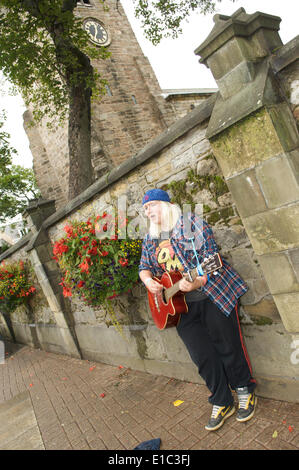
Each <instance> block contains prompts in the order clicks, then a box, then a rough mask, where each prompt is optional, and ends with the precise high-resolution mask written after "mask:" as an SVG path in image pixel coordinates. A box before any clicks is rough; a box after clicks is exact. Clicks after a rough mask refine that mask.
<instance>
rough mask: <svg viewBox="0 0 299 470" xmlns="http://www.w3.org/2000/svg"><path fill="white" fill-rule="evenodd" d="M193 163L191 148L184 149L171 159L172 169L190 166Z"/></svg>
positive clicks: (193, 157)
mask: <svg viewBox="0 0 299 470" xmlns="http://www.w3.org/2000/svg"><path fill="white" fill-rule="evenodd" d="M194 163H195V156H194V154H193V151H192V148H190V149H188V150H185V152H183V153H182V154H181V155H179V156H177V157H175V158H174V159H173V160H172V168H173V170H176V171H178V170H182V169H183V168H186V167H190V166H192V165H193V164H194Z"/></svg>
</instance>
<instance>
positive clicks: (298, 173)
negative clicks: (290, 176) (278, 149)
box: [288, 149, 299, 184]
mask: <svg viewBox="0 0 299 470" xmlns="http://www.w3.org/2000/svg"><path fill="white" fill-rule="evenodd" d="M288 160H289V162H290V165H291V167H292V170H293V173H294V177H295V178H296V181H297V184H299V149H296V150H293V151H292V152H290V153H288Z"/></svg>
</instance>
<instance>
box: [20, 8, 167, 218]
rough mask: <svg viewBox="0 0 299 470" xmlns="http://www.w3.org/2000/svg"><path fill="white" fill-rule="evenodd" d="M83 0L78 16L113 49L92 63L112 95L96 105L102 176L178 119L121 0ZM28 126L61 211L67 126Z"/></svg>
mask: <svg viewBox="0 0 299 470" xmlns="http://www.w3.org/2000/svg"><path fill="white" fill-rule="evenodd" d="M105 5H106V6H108V7H109V9H108V11H104V9H103V5H102V4H101V2H99V0H80V1H78V3H77V8H76V10H75V14H76V15H78V16H80V17H81V18H83V19H84V22H83V27H84V28H85V29H86V31H87V32H88V34H89V36H90V40H91V41H92V42H93V43H95V44H98V45H105V46H107V47H108V49H109V51H110V52H111V57H110V58H109V59H106V60H97V61H92V64H93V66H94V67H95V68H96V69H97V70H98V72H99V73H100V74H101V76H102V77H103V78H105V79H106V80H107V83H108V85H107V86H106V95H105V96H104V97H102V98H101V99H100V100H99V101H97V102H96V101H95V102H93V103H92V118H91V119H92V122H91V128H92V165H93V168H94V173H95V177H96V178H99V177H100V176H102V175H103V174H105V173H106V172H107V171H109V170H111V169H112V168H113V167H115V166H117V165H119V164H120V163H122V162H123V161H125V160H126V159H128V158H130V157H131V156H133V155H135V154H136V153H137V152H138V151H139V150H140V149H142V148H143V147H144V146H145V145H146V144H147V143H148V142H149V141H150V140H151V139H153V138H154V137H156V136H157V135H159V134H160V133H161V132H163V131H164V130H165V129H166V128H167V127H169V125H171V124H172V123H173V122H174V121H175V120H176V116H175V112H174V107H173V105H172V104H171V103H170V102H168V101H167V100H165V99H164V98H163V97H162V90H161V89H160V86H159V83H158V81H157V78H156V76H155V73H154V71H153V69H152V67H151V65H150V63H149V61H148V59H147V58H146V57H145V56H144V54H143V52H142V50H141V48H140V46H139V44H138V42H137V39H136V37H135V35H134V32H133V30H132V28H131V25H130V23H129V21H128V19H127V16H126V14H125V12H124V9H123V7H122V5H121V3H120V2H119V1H118V0H106V1H105ZM30 120H31V112H30V109H29V110H27V111H26V112H25V113H24V127H25V130H26V132H27V135H28V138H29V141H30V148H31V152H32V154H33V168H34V171H35V174H36V178H37V182H38V186H39V188H40V190H41V193H42V196H43V197H44V198H45V199H55V200H56V209H58V208H59V207H61V206H62V205H63V204H65V203H66V202H67V189H68V175H69V164H68V141H67V125H65V126H63V127H61V128H59V129H58V131H55V133H53V132H51V131H49V129H48V128H47V127H46V125H43V124H40V125H38V126H36V127H34V128H32V127H30V126H28V123H29V122H30Z"/></svg>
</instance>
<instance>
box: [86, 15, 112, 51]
mask: <svg viewBox="0 0 299 470" xmlns="http://www.w3.org/2000/svg"><path fill="white" fill-rule="evenodd" d="M83 27H84V29H85V31H86V32H87V33H88V35H89V38H90V40H91V41H92V42H93V43H94V44H96V45H97V46H108V44H110V38H109V34H108V32H107V31H106V29H105V28H104V26H103V25H102V23H100V22H99V21H98V20H96V19H94V18H88V19H87V20H85V21H84V24H83Z"/></svg>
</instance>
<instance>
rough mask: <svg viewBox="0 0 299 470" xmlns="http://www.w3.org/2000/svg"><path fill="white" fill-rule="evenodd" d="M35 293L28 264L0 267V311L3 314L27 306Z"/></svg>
mask: <svg viewBox="0 0 299 470" xmlns="http://www.w3.org/2000/svg"><path fill="white" fill-rule="evenodd" d="M35 291H36V288H35V287H34V286H33V285H32V280H31V268H30V265H29V263H28V262H27V263H24V262H23V261H20V262H15V263H10V264H4V263H3V264H2V265H1V266H0V309H1V310H2V311H3V312H4V313H12V312H13V311H14V310H15V309H16V308H17V307H18V306H19V305H28V302H29V299H30V298H31V297H32V295H33V294H34V293H35Z"/></svg>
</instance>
